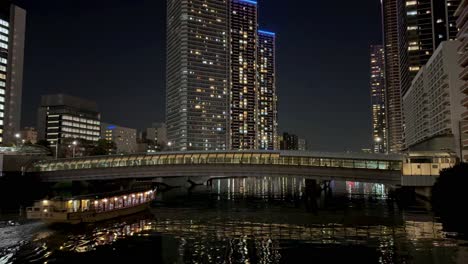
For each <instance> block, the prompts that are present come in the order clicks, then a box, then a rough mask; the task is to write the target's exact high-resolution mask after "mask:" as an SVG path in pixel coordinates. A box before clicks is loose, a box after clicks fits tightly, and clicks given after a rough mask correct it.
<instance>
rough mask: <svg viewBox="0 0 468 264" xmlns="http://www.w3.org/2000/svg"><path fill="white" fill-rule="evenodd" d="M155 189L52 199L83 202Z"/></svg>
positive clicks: (54, 199) (53, 199)
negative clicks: (84, 200)
mask: <svg viewBox="0 0 468 264" xmlns="http://www.w3.org/2000/svg"><path fill="white" fill-rule="evenodd" d="M153 190H154V189H151V188H135V189H131V190H121V191H114V192H101V193H92V194H83V195H77V196H71V197H63V196H57V197H53V198H52V199H50V200H51V201H63V200H66V201H68V200H83V199H91V198H94V199H101V198H106V197H114V196H121V195H126V194H133V193H139V192H147V191H153Z"/></svg>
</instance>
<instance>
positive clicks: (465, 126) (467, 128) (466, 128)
mask: <svg viewBox="0 0 468 264" xmlns="http://www.w3.org/2000/svg"><path fill="white" fill-rule="evenodd" d="M461 132H462V133H464V134H468V122H462V123H461ZM467 139H468V138H467Z"/></svg>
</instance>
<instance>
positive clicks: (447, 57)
mask: <svg viewBox="0 0 468 264" xmlns="http://www.w3.org/2000/svg"><path fill="white" fill-rule="evenodd" d="M459 46H460V42H459V41H445V42H442V43H441V44H440V45H439V47H438V48H437V49H436V51H435V52H434V54H433V55H432V57H431V58H430V59H429V60H428V62H427V63H426V65H425V66H422V67H421V69H420V70H419V72H418V74H417V75H416V77H415V78H414V80H413V82H412V85H411V87H410V89H409V90H408V91H407V93H406V94H405V96H404V97H403V108H404V113H405V121H406V123H405V125H406V130H405V146H406V148H408V149H409V150H410V151H441V150H442V151H450V152H453V153H457V154H460V131H459V124H460V120H461V114H462V110H463V109H462V106H461V105H460V103H459V101H460V98H461V91H460V87H461V81H460V79H459V75H460V73H461V67H460V66H459V65H458V64H457V60H458V54H457V49H458V47H459Z"/></svg>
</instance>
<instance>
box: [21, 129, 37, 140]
mask: <svg viewBox="0 0 468 264" xmlns="http://www.w3.org/2000/svg"><path fill="white" fill-rule="evenodd" d="M20 137H21V140H23V141H24V142H26V143H28V142H29V143H32V144H36V143H37V130H36V129H35V128H34V127H25V128H23V130H21V133H20Z"/></svg>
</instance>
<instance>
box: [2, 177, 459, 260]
mask: <svg viewBox="0 0 468 264" xmlns="http://www.w3.org/2000/svg"><path fill="white" fill-rule="evenodd" d="M307 183H308V182H306V181H305V180H304V179H302V178H243V179H221V180H215V181H213V182H212V184H211V186H196V187H194V188H187V187H186V186H182V187H179V188H174V189H170V190H167V191H165V192H159V193H158V199H157V201H155V202H154V203H153V204H152V206H151V208H150V210H148V211H147V212H144V213H140V214H137V215H132V216H129V217H125V218H121V219H114V220H112V221H108V222H103V223H99V224H89V225H79V226H72V227H69V226H55V227H54V226H53V227H50V226H46V225H44V224H42V223H40V222H35V221H27V220H25V219H23V218H22V217H19V216H18V214H9V215H8V214H7V215H5V214H3V215H0V263H28V262H37V263H97V262H100V261H102V262H104V263H143V262H145V263H468V240H467V238H466V236H465V234H463V233H460V232H457V231H456V230H455V231H454V230H452V229H451V230H447V227H446V224H445V223H444V222H443V221H441V220H440V219H439V218H437V217H435V216H434V213H433V212H431V209H430V205H429V204H427V203H425V202H423V201H419V200H413V201H409V202H405V203H401V202H398V201H397V200H396V199H394V198H393V195H392V192H391V189H389V188H388V187H387V186H384V185H381V184H368V183H356V182H331V184H330V188H329V189H327V190H326V191H324V192H322V193H321V194H320V195H317V193H316V192H314V191H311V190H310V189H309V188H308V184H307Z"/></svg>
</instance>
